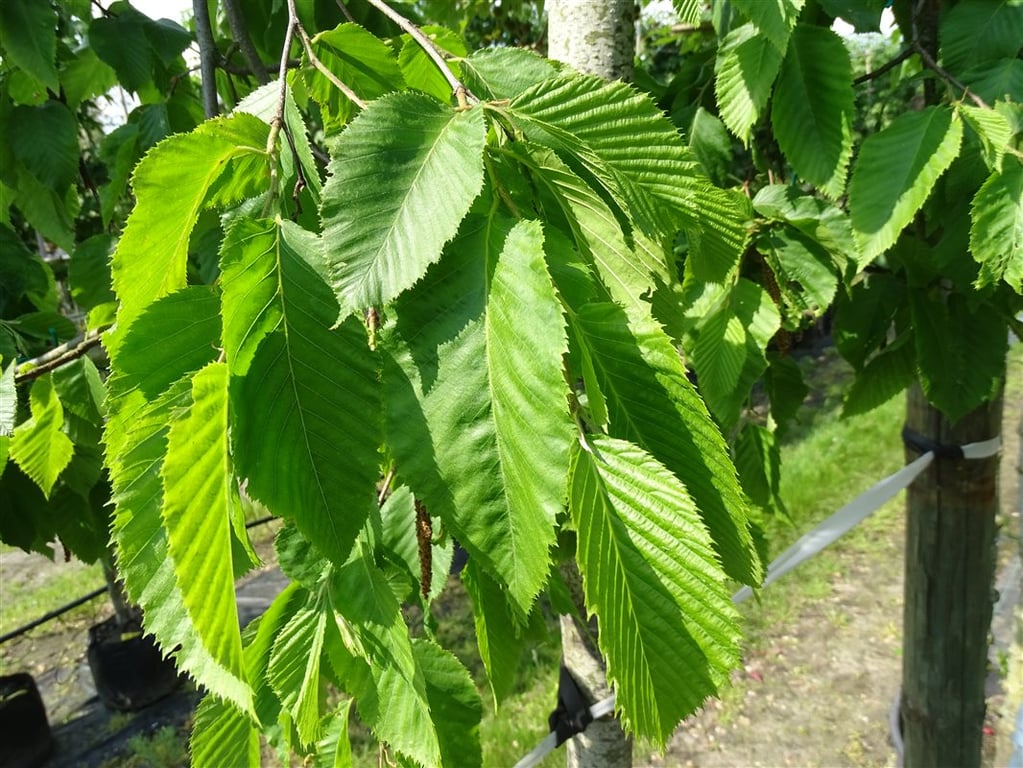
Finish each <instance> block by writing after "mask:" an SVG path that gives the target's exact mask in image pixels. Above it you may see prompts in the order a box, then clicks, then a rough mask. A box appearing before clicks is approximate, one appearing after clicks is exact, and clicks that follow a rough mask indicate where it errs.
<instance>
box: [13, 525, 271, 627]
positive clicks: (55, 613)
mask: <svg viewBox="0 0 1023 768" xmlns="http://www.w3.org/2000/svg"><path fill="white" fill-rule="evenodd" d="M274 519H275V518H274V516H273V515H268V516H267V517H261V518H259V519H258V520H253V521H252V522H250V523H246V524H245V527H246V528H255V527H256V526H259V525H265V524H266V523H269V522H270V521H271V520H274ZM106 591H107V588H106V587H98V588H97V589H94V590H93V591H92V592H90V593H89V594H87V595H82V596H81V597H79V598H77V599H75V600H72V601H71V602H70V603H67V604H65V605H62V606H61V607H60V608H55V609H54V610H52V611H50V612H48V613H44V614H43V615H42V616H40V617H39V618H38V619H33V620H32V621H30V622H29V623H28V624H25V625H23V626H20V627H18V628H17V629H12V630H11V631H10V632H8V633H6V634H4V635H0V645H3V644H4V643H6V642H7V641H8V640H13V639H14V638H16V637H21V636H22V635H24V634H25V633H27V632H31V631H32V630H33V629H35V628H36V627H40V626H42V625H43V624H46V623H47V622H50V621H53V620H54V619H56V618H59V617H60V616H63V615H64V614H65V613H67V612H68V611H72V610H74V609H75V608H77V607H78V606H80V605H84V604H85V603H87V602H89V601H90V600H95V599H96V598H97V597H99V596H100V595H102V594H104V593H105V592H106Z"/></svg>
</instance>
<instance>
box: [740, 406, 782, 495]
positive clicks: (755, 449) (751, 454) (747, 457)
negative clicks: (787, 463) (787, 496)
mask: <svg viewBox="0 0 1023 768" xmlns="http://www.w3.org/2000/svg"><path fill="white" fill-rule="evenodd" d="M735 468H736V470H738V472H739V477H740V479H741V480H742V489H743V491H745V492H746V495H747V496H749V499H750V501H752V502H753V503H754V504H756V505H757V506H758V507H761V508H763V509H770V510H773V509H777V510H779V511H781V512H782V513H783V514H787V512H786V511H785V504H784V502H783V501H782V499H781V446H779V445H778V442H777V440H776V439H775V433H774V432H773V431H772V430H771V429H768V428H767V427H762V426H760V425H759V424H754V423H753V422H749V421H748V422H746V423H745V424H743V425H742V428H741V429H740V430H739V436H738V438H737V439H736V441H735Z"/></svg>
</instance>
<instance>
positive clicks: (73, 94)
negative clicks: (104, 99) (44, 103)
mask: <svg viewBox="0 0 1023 768" xmlns="http://www.w3.org/2000/svg"><path fill="white" fill-rule="evenodd" d="M60 85H61V88H63V89H64V95H65V97H66V98H67V105H68V106H69V107H70V108H71V109H72V110H77V109H78V107H79V106H80V105H81V103H82V102H83V101H85V100H86V99H92V98H94V97H96V96H101V95H103V94H104V93H106V92H107V91H110V90H112V89H113V88H114V87H115V86H116V85H117V73H116V72H114V70H113V68H111V67H109V66H108V65H107V64H105V63H104V62H103V61H101V60H100V58H99V56H97V55H96V51H94V50H93V49H92V48H81V49H79V50H78V51H76V52H75V57H74V58H73V59H71V61H68V62H66V63H64V65H63V66H62V67H61V70H60Z"/></svg>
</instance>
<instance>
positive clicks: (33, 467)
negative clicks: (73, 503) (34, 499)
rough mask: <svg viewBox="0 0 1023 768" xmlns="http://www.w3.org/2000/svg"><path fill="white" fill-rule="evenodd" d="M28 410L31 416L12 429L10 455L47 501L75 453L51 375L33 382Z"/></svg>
mask: <svg viewBox="0 0 1023 768" xmlns="http://www.w3.org/2000/svg"><path fill="white" fill-rule="evenodd" d="M29 408H30V409H31V413H32V415H31V417H30V418H29V419H27V420H25V421H23V422H22V423H21V424H19V425H18V426H16V427H15V428H14V432H13V434H12V439H11V447H10V456H11V458H12V459H14V461H15V462H17V464H18V466H19V467H21V469H22V471H23V472H24V473H25V474H26V475H28V476H29V477H31V478H32V479H33V480H34V481H35V483H36V485H38V486H39V488H40V489H42V492H43V494H44V495H45V496H46V498H49V497H50V493H51V492H52V491H53V485H54V483H56V482H57V478H58V477H59V476H60V473H61V472H63V471H64V468H65V467H66V466H67V465H68V462H70V461H71V455H72V454H73V453H74V450H75V447H74V444H73V443H72V442H71V438H69V437H68V436H67V435H66V434H64V431H63V426H64V409H63V408H62V407H61V404H60V400H59V399H58V397H57V393H56V391H55V390H54V388H53V379H52V376H51V375H50V374H45V375H43V376H40V377H39V378H38V379H36V380H35V381H34V382H33V383H32V389H31V390H30V391H29Z"/></svg>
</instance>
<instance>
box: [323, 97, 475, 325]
mask: <svg viewBox="0 0 1023 768" xmlns="http://www.w3.org/2000/svg"><path fill="white" fill-rule="evenodd" d="M485 141H486V130H485V126H484V121H483V112H482V110H481V109H470V110H467V111H461V112H460V111H456V110H454V109H452V108H451V107H447V106H445V105H443V104H441V103H439V102H437V101H435V100H434V99H432V98H430V97H428V96H424V95H421V94H416V93H400V94H393V95H390V96H385V97H383V98H381V99H377V100H376V101H374V102H373V103H372V104H371V105H370V106H369V107H367V109H366V110H365V111H364V112H363V113H362V114H361V115H359V117H358V118H357V119H356V120H354V121H353V122H352V124H351V125H350V126H349V127H348V128H347V129H346V130H345V132H344V133H343V134H342V135H341V138H340V139H339V140H338V142H337V145H336V147H335V148H334V152H333V158H334V159H333V160H332V161H331V164H330V169H329V170H330V173H331V177H330V179H329V180H328V181H327V184H326V186H325V187H324V189H323V207H322V211H321V215H322V217H323V238H324V243H325V244H327V258H328V263H329V265H330V274H331V283H332V284H333V286H334V290H335V292H336V293H337V296H338V301H339V303H340V304H341V307H342V316H344V315H347V314H349V313H351V312H353V311H355V310H358V309H364V308H366V307H373V306H380V305H382V304H385V303H387V302H389V301H391V300H392V299H394V298H395V297H396V296H398V295H399V294H401V293H402V292H403V291H405V290H406V289H408V288H410V287H411V286H412V285H413V284H414V283H415V282H416V281H417V280H419V279H420V278H421V277H422V276H423V274H424V272H425V271H426V268H427V267H428V266H429V265H430V264H432V263H434V262H436V261H437V260H438V259H439V258H440V254H441V250H442V249H443V247H444V244H445V243H446V242H447V241H448V240H450V239H451V238H452V237H454V235H455V233H456V232H457V231H458V225H459V223H460V222H461V221H462V219H463V218H464V217H465V215H466V214H467V213H468V212H469V206H470V205H471V204H472V201H473V200H474V199H475V198H476V196H477V195H478V194H479V193H480V190H481V189H482V187H483V146H484V143H485ZM368 189H372V190H373V193H372V194H366V192H367V190H368ZM440 190H443V194H439V191H440Z"/></svg>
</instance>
